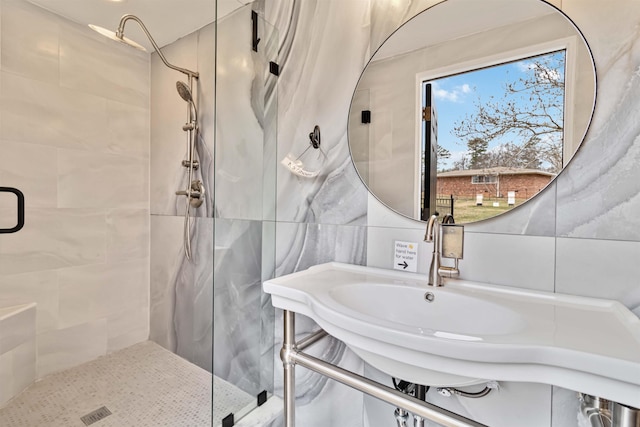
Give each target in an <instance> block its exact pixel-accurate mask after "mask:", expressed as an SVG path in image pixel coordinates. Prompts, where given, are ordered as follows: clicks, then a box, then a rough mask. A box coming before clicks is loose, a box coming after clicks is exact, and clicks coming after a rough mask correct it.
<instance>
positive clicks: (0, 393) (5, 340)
mask: <svg viewBox="0 0 640 427" xmlns="http://www.w3.org/2000/svg"><path fill="white" fill-rule="evenodd" d="M35 379H36V305H35V304H34V303H30V304H22V305H17V306H11V307H5V308H0V384H2V387H0V407H1V406H2V405H3V404H4V403H6V402H7V401H8V400H9V399H11V398H12V397H14V396H15V395H17V394H18V393H20V392H21V391H22V390H24V389H25V388H26V387H27V386H28V385H29V384H31V383H32V382H33V381H34V380H35Z"/></svg>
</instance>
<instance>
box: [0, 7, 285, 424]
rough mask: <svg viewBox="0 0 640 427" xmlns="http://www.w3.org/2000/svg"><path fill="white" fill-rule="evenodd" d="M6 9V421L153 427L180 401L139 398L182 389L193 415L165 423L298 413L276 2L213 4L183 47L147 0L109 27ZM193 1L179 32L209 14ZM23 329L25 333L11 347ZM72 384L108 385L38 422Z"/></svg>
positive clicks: (1, 364)
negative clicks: (280, 311)
mask: <svg viewBox="0 0 640 427" xmlns="http://www.w3.org/2000/svg"><path fill="white" fill-rule="evenodd" d="M0 1H1V2H2V5H1V6H2V7H1V8H0V14H2V18H3V26H2V28H1V29H0V36H1V37H2V40H3V61H2V63H1V64H0V68H1V70H0V71H1V73H0V76H1V81H2V90H1V93H0V111H1V112H2V117H3V123H2V126H1V127H0V134H1V135H2V139H1V140H0V153H2V156H1V159H0V187H2V188H7V189H10V190H8V191H7V192H2V193H0V229H11V230H15V232H13V233H11V234H9V233H3V234H0V344H1V345H0V379H2V384H10V386H9V387H2V390H0V424H2V425H3V426H4V425H7V426H8V427H9V426H11V425H12V424H11V423H12V422H13V421H10V420H23V421H24V422H25V423H27V424H29V423H31V425H34V424H33V423H36V424H38V423H40V424H38V425H52V426H53V425H76V424H74V423H78V422H80V421H82V422H84V423H85V425H89V424H87V422H89V423H91V422H95V421H96V420H102V419H104V420H105V421H104V422H105V424H104V425H112V424H109V423H110V422H111V423H115V424H113V425H126V423H127V422H129V421H123V418H118V417H120V416H123V412H125V411H123V410H122V409H121V408H122V407H126V408H128V409H127V411H128V412H129V413H128V414H127V416H131V417H138V418H136V420H138V419H141V418H142V417H143V415H142V414H144V417H147V418H148V419H147V421H146V422H149V423H150V424H149V425H154V424H153V422H154V419H153V417H156V416H160V415H163V414H162V410H159V412H158V410H155V412H154V410H153V408H155V407H156V406H157V407H166V408H169V407H171V405H168V406H163V405H165V403H166V401H163V400H162V399H161V400H159V401H158V402H156V403H155V404H154V403H149V402H147V403H145V406H146V408H147V409H146V410H145V411H146V412H144V411H143V412H141V413H139V414H138V413H137V409H138V408H137V407H136V403H135V402H138V400H136V399H137V398H138V397H143V395H145V394H149V395H152V394H153V392H155V391H161V390H166V391H167V392H169V393H170V396H172V397H171V400H172V402H173V403H172V404H175V403H176V401H177V403H178V406H179V405H180V398H182V399H183V401H184V402H185V403H187V402H188V403H189V405H191V406H189V407H188V408H187V407H185V408H183V410H184V411H185V413H186V414H188V415H179V414H178V412H180V409H176V411H177V412H176V413H174V414H172V415H171V414H164V415H171V416H173V417H174V418H166V420H169V419H182V420H186V421H185V422H187V424H186V425H211V426H223V427H227V426H232V425H236V424H238V425H256V426H258V425H266V424H254V421H251V419H252V418H251V417H252V416H253V415H254V414H255V413H257V411H254V409H256V408H258V407H259V406H260V407H261V415H260V419H261V420H262V421H261V423H263V422H269V420H271V419H273V418H274V417H275V416H277V412H278V411H279V410H280V409H281V405H280V404H275V405H274V404H273V402H274V399H277V398H274V397H272V394H273V366H274V358H273V357H274V355H273V348H274V347H273V341H274V338H273V335H274V313H273V309H272V307H271V304H270V302H269V301H268V300H267V299H266V297H265V296H264V294H263V293H262V290H261V284H262V281H263V280H265V279H268V278H270V277H272V276H273V274H274V271H275V199H276V165H277V162H276V160H275V159H276V154H275V151H276V137H277V133H276V132H277V123H276V117H277V80H278V76H277V73H274V66H275V69H277V62H278V58H277V54H278V52H277V47H278V32H277V31H276V30H275V28H273V26H271V25H270V24H269V23H268V22H266V21H265V19H264V17H263V15H264V13H263V12H264V11H263V10H261V9H262V8H264V5H263V4H261V3H260V2H255V3H250V4H247V5H244V6H243V5H241V4H240V3H239V2H236V1H231V2H224V1H223V2H220V1H216V0H210V2H209V6H208V7H209V8H210V9H209V10H211V11H213V15H212V16H213V19H211V20H210V21H209V22H207V23H206V24H204V25H200V26H198V27H196V28H194V29H193V30H192V31H191V32H189V33H185V34H181V35H179V37H175V36H173V37H174V38H173V39H171V40H170V41H168V42H167V41H166V40H167V38H166V37H165V34H164V32H165V31H167V32H168V31H171V28H169V27H170V26H166V25H165V26H158V25H154V24H153V22H155V21H154V20H153V19H151V18H149V19H148V18H147V15H145V14H144V13H143V12H142V11H141V9H140V7H139V5H138V4H137V3H136V2H137V0H130V1H128V2H127V3H126V7H128V8H130V10H127V11H125V13H118V14H115V13H114V14H113V15H109V22H111V24H110V25H105V27H108V28H109V29H108V30H105V29H104V28H98V29H97V30H98V31H99V32H100V33H101V34H97V33H95V32H94V31H91V30H90V29H89V28H87V24H93V22H85V21H83V18H81V17H79V16H80V15H81V14H80V15H72V13H73V11H71V10H55V5H53V4H52V3H47V2H46V1H41V0H33V1H27V0H0ZM33 3H36V4H33ZM61 3H63V2H61ZM86 3H89V2H86ZM142 3H145V2H141V4H142ZM180 3H182V2H180ZM194 3H198V4H199V5H200V6H202V5H203V4H206V3H207V2H206V1H199V2H194ZM38 4H42V5H43V6H45V7H47V9H53V10H45V9H42V8H40V7H39V6H38ZM170 4H171V2H168V3H166V5H167V7H169V5H170ZM175 6H176V5H173V6H171V7H173V9H171V10H170V11H169V10H167V11H166V12H165V13H166V14H170V15H171V19H173V20H180V19H181V16H180V15H179V14H180V13H184V14H187V13H193V11H192V10H191V9H190V8H189V7H182V8H180V9H178V8H176V7H175ZM86 7H87V8H91V7H92V6H90V5H88V4H87V6H86ZM109 7H113V8H116V7H117V5H116V3H114V4H113V5H112V6H109ZM101 13H102V14H103V15H104V13H105V12H104V11H102V12H101ZM132 13H135V14H132ZM5 22H6V25H5ZM118 23H119V25H118ZM132 24H136V25H132ZM101 25H102V23H101ZM125 27H126V28H125ZM94 29H96V28H94ZM104 35H107V36H109V38H111V39H113V40H108V39H107V38H104V37H103V36H104ZM114 40H115V41H114ZM160 40H163V41H160ZM116 41H118V42H123V43H124V44H128V45H130V46H125V45H123V44H122V43H116ZM141 45H146V48H147V50H148V53H145V52H141V51H140V50H139V49H140V47H142V46H141ZM132 46H133V47H136V48H137V49H132V48H131V47H132ZM176 91H177V93H176ZM24 158H29V159H30V161H31V162H32V164H33V166H34V170H35V172H33V171H32V172H30V173H29V174H27V173H26V169H25V168H22V167H20V159H24ZM16 194H19V195H20V198H19V202H20V203H21V206H22V209H21V213H22V217H21V221H22V222H23V224H21V227H19V228H18V227H13V222H14V220H15V217H16V214H15V210H16V207H15V206H16V201H15V200H14V199H16V198H17V197H16V196H15V195H16ZM5 325H7V326H9V325H20V327H19V330H20V331H22V330H24V331H25V332H24V341H15V340H13V338H12V339H11V340H10V341H11V342H10V343H9V345H8V346H7V345H5V344H7V342H9V341H7V340H8V338H7V337H4V336H2V330H5V331H6V330H8V329H7V328H6V327H4V326H5ZM12 327H13V326H12ZM14 341H15V342H14ZM121 356H122V357H125V356H126V357H127V359H119V357H121ZM18 361H20V363H19V364H18ZM125 367H126V368H125ZM183 368H184V369H186V370H184V371H183V370H181V369H183ZM147 370H148V373H149V375H150V376H151V377H150V378H151V379H150V380H149V381H148V382H147V380H148V378H147V379H145V380H142V379H141V378H142V377H140V378H138V376H139V375H142V372H140V371H147ZM93 371H95V372H97V373H98V374H97V375H98V376H92V375H94V373H95V372H93ZM7 372H9V373H10V374H9V376H8V377H7ZM105 373H108V374H109V375H116V376H117V377H118V378H121V379H122V380H123V381H125V380H126V379H127V377H129V379H132V381H133V383H134V384H135V386H140V385H141V384H147V385H145V387H146V388H145V390H148V393H146V392H141V391H140V390H138V389H136V388H128V387H129V385H127V384H129V383H126V382H123V383H122V385H121V386H120V387H119V388H118V387H117V384H114V383H113V381H115V380H112V379H107V377H105V376H104V375H105ZM72 375H73V376H76V377H77V378H81V377H82V378H86V381H88V382H89V383H91V384H90V386H88V387H90V389H91V390H93V391H91V392H90V393H87V394H88V395H90V396H92V397H91V399H89V396H87V399H88V400H87V401H86V402H85V401H84V398H83V399H80V401H78V402H74V404H73V405H69V408H67V410H71V409H70V408H71V407H73V410H76V409H77V411H78V413H77V414H76V413H73V414H69V413H65V414H59V413H56V412H55V411H57V410H58V409H56V405H55V404H53V403H51V405H50V406H47V405H48V404H49V403H47V399H42V400H44V402H43V403H42V404H41V405H40V407H39V408H40V409H38V410H34V411H30V412H31V414H27V413H26V412H25V411H24V410H20V407H21V404H22V403H24V402H25V401H24V400H21V399H27V400H26V401H27V402H28V399H29V398H30V397H29V396H34V394H33V393H37V392H38V391H37V390H38V387H39V388H40V390H43V389H44V387H49V388H47V390H48V391H47V393H51V396H52V397H51V399H52V400H53V401H55V399H56V397H55V396H56V394H55V393H56V392H57V389H58V388H59V389H60V390H62V389H63V387H64V383H65V381H64V380H63V379H64V378H70V376H72ZM108 378H113V377H108ZM194 378H195V379H196V380H195V381H192V382H189V383H188V384H190V385H189V386H188V387H186V388H185V386H184V384H186V383H184V382H180V381H179V380H182V379H184V380H185V381H187V382H188V381H190V380H193V379H194ZM36 380H40V381H39V383H38V387H35V386H34V385H33V384H34V382H35V381H36ZM56 381H58V382H56ZM78 381H79V380H78ZM180 384H182V385H180ZM131 387H133V386H131ZM196 388H197V389H196ZM85 390H88V389H85ZM105 390H109V393H111V394H112V395H113V396H116V395H118V396H128V400H129V401H127V399H124V400H121V401H119V402H115V401H114V402H111V401H110V400H109V398H104V399H103V400H99V399H98V398H97V397H96V396H103V395H104V393H105ZM114 390H115V391H114ZM61 393H65V391H62V392H61ZM196 396H197V397H196ZM207 396H208V397H207ZM31 398H32V397H31ZM110 402H111V403H110ZM161 402H165V403H161ZM76 403H77V405H76ZM269 403H271V407H274V408H276V410H275V411H274V412H273V413H269V412H268V411H267V412H266V414H267V415H265V411H266V409H265V408H267V407H268V406H269ZM118 405H123V406H118ZM154 405H156V406H154ZM194 405H196V406H194ZM58 406H60V405H58ZM76 406H77V408H76ZM150 408H151V409H150ZM194 408H195V409H194ZM203 408H204V409H206V410H204V411H203ZM156 409H157V408H156ZM38 411H41V412H42V413H37V412H38ZM207 411H208V412H207ZM194 414H195V415H194ZM207 414H208V415H207ZM76 415H77V417H76ZM192 415H193V416H194V417H196V415H197V416H198V417H203V416H204V417H205V418H207V422H206V423H202V422H201V421H202V418H198V419H200V421H198V422H195V421H194V422H193V424H188V422H189V420H190V419H191V418H189V417H190V416H192ZM36 416H40V417H41V418H37V419H36V418H28V417H36ZM25 417H26V418H25ZM65 417H71V418H69V419H67V418H65ZM180 417H182V418H180ZM63 419H64V420H66V421H64V420H63ZM195 419H196V418H193V420H195ZM8 420H9V421H8ZM43 420H47V422H50V423H49V424H47V422H45V421H43ZM61 420H63V421H61ZM69 420H70V421H69ZM92 420H93V421H92ZM108 420H110V421H108ZM131 420H133V418H131ZM166 420H165V421H166ZM65 422H67V424H65ZM132 422H133V421H132ZM166 422H169V421H166ZM243 422H245V424H242V423H243ZM57 423H58V424H57ZM118 423H120V424H118ZM123 423H124V424H123ZM14 424H15V423H14ZM15 425H16V426H18V425H22V424H15ZM79 425H82V424H79ZM135 425H146V424H144V423H141V424H138V422H137V421H136V423H135Z"/></svg>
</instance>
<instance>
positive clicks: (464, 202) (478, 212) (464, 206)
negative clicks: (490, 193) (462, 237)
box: [453, 197, 524, 224]
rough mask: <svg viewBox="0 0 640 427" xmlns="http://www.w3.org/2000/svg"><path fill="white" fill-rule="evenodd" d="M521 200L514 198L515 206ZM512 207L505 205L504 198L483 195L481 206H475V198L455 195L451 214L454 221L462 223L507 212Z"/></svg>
mask: <svg viewBox="0 0 640 427" xmlns="http://www.w3.org/2000/svg"><path fill="white" fill-rule="evenodd" d="M494 202H498V203H500V206H498V207H494V206H493V203H494ZM523 202H524V200H521V199H516V206H518V205H520V204H522V203H523ZM513 208H514V206H508V205H507V199H506V198H500V199H493V198H488V197H485V198H484V200H483V201H482V206H476V199H475V198H473V199H467V198H461V197H457V198H455V200H454V205H453V212H454V214H453V216H454V218H455V220H456V223H461V224H462V223H466V222H474V221H480V220H482V219H487V218H491V217H494V216H496V215H500V214H501V213H504V212H507V211H509V210H511V209H513Z"/></svg>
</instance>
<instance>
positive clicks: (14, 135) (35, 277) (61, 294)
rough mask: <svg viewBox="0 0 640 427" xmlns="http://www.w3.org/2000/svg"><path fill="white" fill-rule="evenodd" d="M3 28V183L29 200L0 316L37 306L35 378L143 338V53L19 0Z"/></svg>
mask: <svg viewBox="0 0 640 427" xmlns="http://www.w3.org/2000/svg"><path fill="white" fill-rule="evenodd" d="M114 19H117V17H116V18H114ZM0 24H1V25H0V47H1V49H0V152H1V153H2V156H0V185H3V186H14V187H17V188H19V189H21V190H22V191H23V193H24V194H25V200H26V214H25V217H26V220H25V227H24V228H23V229H22V230H21V231H20V232H18V233H15V234H3V235H0V309H1V308H2V307H6V306H9V305H15V304H23V303H30V302H35V303H37V319H35V318H34V321H35V322H36V326H35V330H36V331H37V334H38V335H37V357H38V369H37V375H38V377H40V376H42V375H44V374H47V373H51V372H54V371H57V370H59V369H64V368H67V367H71V366H75V365H76V364H79V363H82V362H85V361H88V360H91V359H93V358H95V357H97V356H100V355H104V354H105V353H107V352H109V351H113V350H116V349H119V348H122V347H126V346H128V345H131V344H134V343H136V342H139V341H142V340H145V339H147V338H148V305H149V302H148V291H149V190H148V186H149V177H148V175H149V166H148V163H149V90H150V79H149V55H148V54H146V53H143V52H138V51H135V50H132V49H130V48H127V47H126V46H122V45H120V44H118V43H114V42H112V41H109V40H107V39H104V38H103V37H101V36H98V35H97V34H95V33H94V32H93V31H91V30H90V29H89V28H87V27H85V26H83V25H78V24H75V23H73V22H70V21H67V20H65V19H63V18H60V17H59V16H57V15H54V14H52V13H50V12H48V11H45V10H43V9H40V8H38V7H36V6H34V5H32V4H31V3H29V2H27V1H24V0H1V2H0ZM7 209H9V210H11V209H14V208H12V207H9V208H5V210H7ZM9 215H11V214H9ZM4 216H6V215H5V214H4V213H3V215H2V217H4ZM35 345H36V344H35V337H34V342H33V343H32V347H34V348H35ZM16 358H18V356H16ZM7 360H8V356H5V357H3V359H2V361H1V362H0V365H2V367H0V372H2V370H3V369H6V366H8V365H7V363H9V362H7ZM16 360H17V359H16ZM11 363H13V362H11ZM12 369H13V370H14V372H20V371H25V370H28V368H26V367H22V366H19V365H15V366H14V367H13V368H12ZM34 372H35V371H34ZM0 375H2V374H0ZM23 384H24V383H23V382H21V381H14V386H16V387H22V386H23Z"/></svg>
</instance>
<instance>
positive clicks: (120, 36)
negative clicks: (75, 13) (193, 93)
mask: <svg viewBox="0 0 640 427" xmlns="http://www.w3.org/2000/svg"><path fill="white" fill-rule="evenodd" d="M129 20H133V21H135V22H137V23H138V25H140V28H142V31H144V34H145V35H146V36H147V38H148V39H149V41H150V42H151V45H152V46H153V48H154V49H155V51H156V52H157V53H158V56H159V57H160V59H161V60H162V62H163V63H164V65H166V66H167V67H169V68H171V69H172V70H176V71H179V72H181V73H183V74H186V75H187V76H189V78H191V77H195V78H198V72H197V71H191V70H189V69H187V68H182V67H176V66H175V65H173V64H170V63H169V61H167V58H165V57H164V55H163V54H162V51H160V48H159V47H158V44H157V43H156V41H155V40H154V39H153V37H151V33H149V30H147V27H146V26H145V25H144V23H143V22H142V20H141V19H140V18H138V17H137V16H135V15H132V14H130V13H129V14H126V15H123V16H122V18H120V24H118V30H117V31H116V32H115V33H114V32H112V31H109V30H107V29H105V28H102V27H98V26H97V25H92V24H89V27H91V29H93V30H94V31H97V32H98V33H100V34H102V35H103V36H106V37H109V38H110V39H111V40H116V41H119V42H121V43H124V44H126V45H129V46H132V47H135V48H136V49H141V50H144V51H146V50H147V49H145V48H144V47H143V46H141V45H140V44H138V43H136V42H134V41H133V40H130V39H128V38H126V37H125V36H124V26H125V24H126V23H127V21H129Z"/></svg>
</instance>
